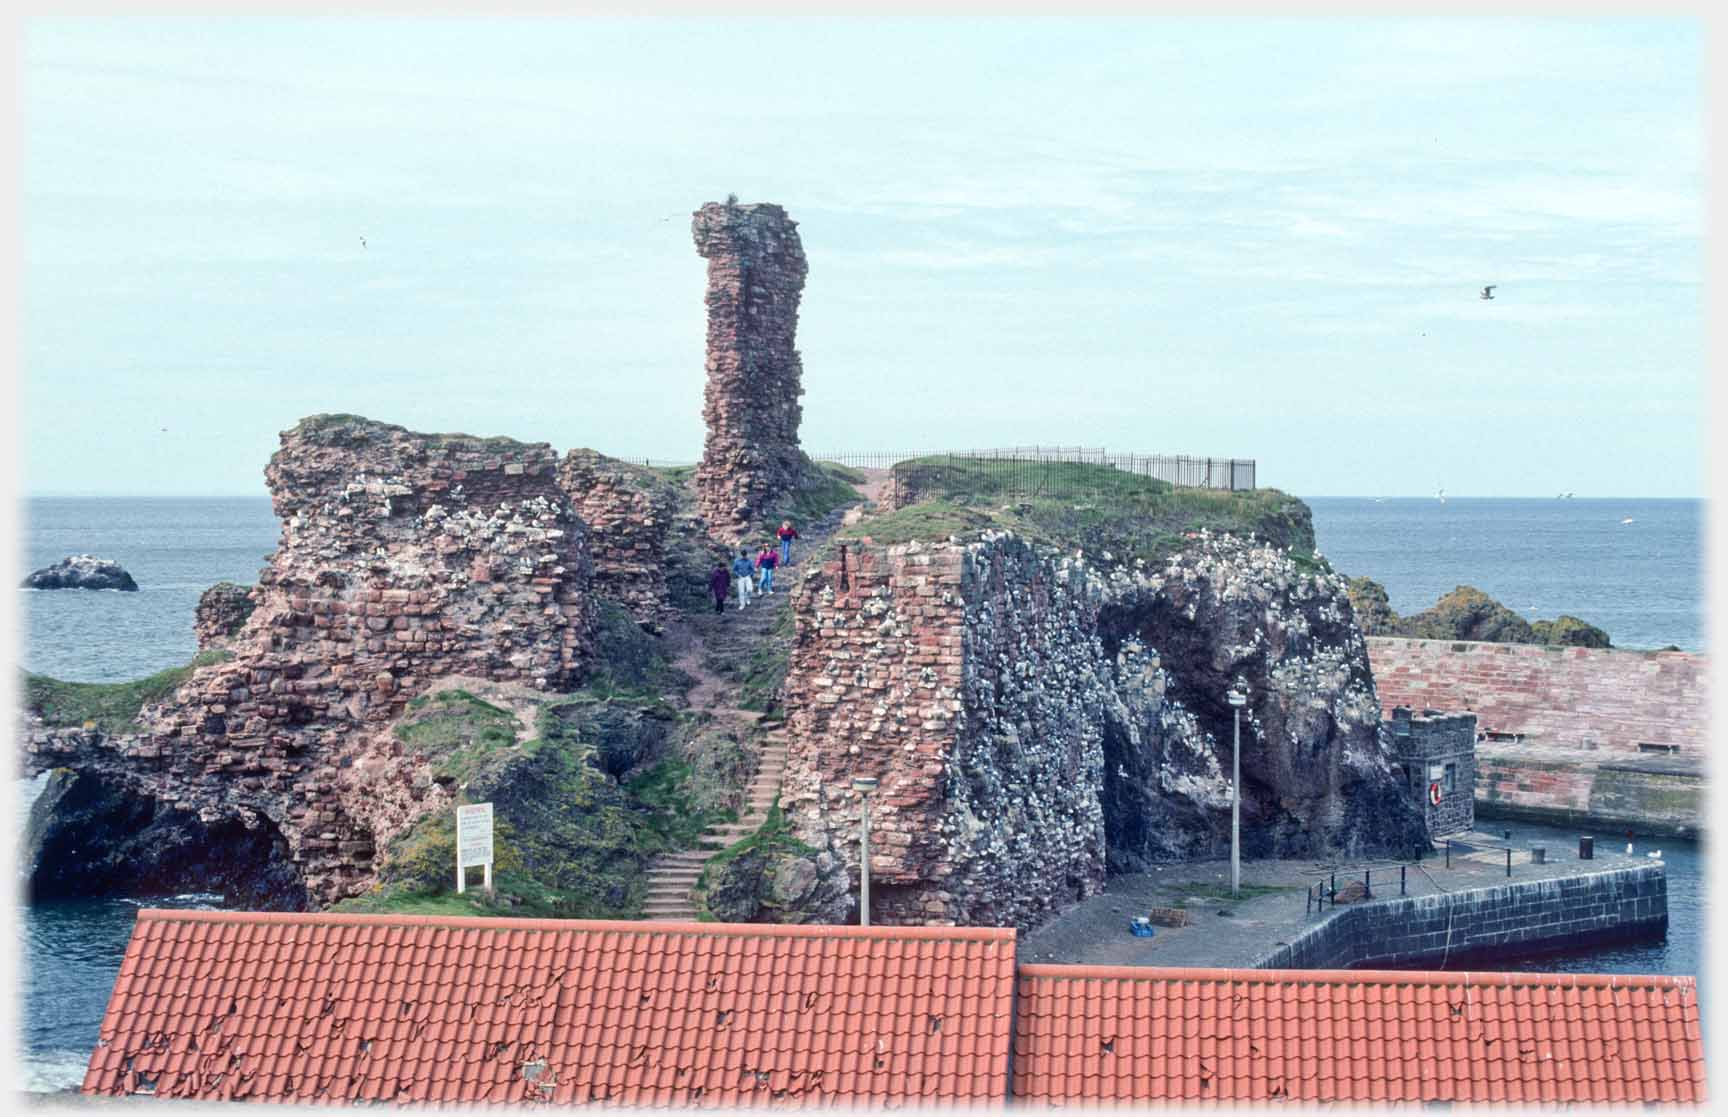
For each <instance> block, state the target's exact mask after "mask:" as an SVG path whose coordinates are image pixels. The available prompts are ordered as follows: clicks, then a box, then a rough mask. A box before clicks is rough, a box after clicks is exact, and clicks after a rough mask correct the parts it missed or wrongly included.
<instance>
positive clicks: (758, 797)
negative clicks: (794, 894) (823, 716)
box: [642, 711, 786, 922]
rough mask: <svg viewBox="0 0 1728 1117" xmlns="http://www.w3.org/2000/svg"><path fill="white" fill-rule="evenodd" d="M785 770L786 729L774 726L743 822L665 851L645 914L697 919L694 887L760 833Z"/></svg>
mask: <svg viewBox="0 0 1728 1117" xmlns="http://www.w3.org/2000/svg"><path fill="white" fill-rule="evenodd" d="M716 712H717V713H718V712H719V711H716ZM743 712H744V711H740V713H743ZM785 774H786V731H785V730H784V729H775V730H771V731H769V732H768V733H767V734H765V735H764V736H763V737H762V738H761V751H760V752H759V753H758V755H757V760H756V774H755V775H754V776H752V777H751V780H750V787H749V789H748V790H747V791H746V792H745V801H744V815H743V817H742V818H740V819H739V820H738V821H737V822H728V823H722V824H720V825H717V826H710V827H709V828H708V829H707V830H706V831H704V832H703V834H702V837H701V838H700V839H698V841H697V848H695V849H693V850H684V851H680V852H678V853H667V854H663V855H661V856H660V858H659V859H658V860H656V861H655V862H654V864H653V865H651V866H649V868H648V901H647V903H646V904H644V905H643V908H642V915H643V918H645V919H665V920H681V921H685V922H691V921H694V920H695V918H696V902H695V901H694V900H692V899H691V898H690V890H691V889H692V888H694V887H695V886H696V879H697V878H698V877H700V876H701V875H702V867H703V866H704V865H706V864H707V863H708V859H709V858H711V857H713V856H714V855H715V854H716V853H719V852H720V851H721V850H723V849H725V848H726V847H727V846H729V845H732V844H733V843H735V842H739V841H742V840H743V839H745V838H747V837H749V836H750V835H751V834H754V833H755V832H756V830H757V829H758V828H759V827H760V826H761V825H762V823H763V822H765V821H766V820H767V818H768V811H769V809H770V808H771V807H772V806H773V805H774V799H775V797H776V796H778V795H779V794H780V781H781V779H782V778H783V777H784V776H785Z"/></svg>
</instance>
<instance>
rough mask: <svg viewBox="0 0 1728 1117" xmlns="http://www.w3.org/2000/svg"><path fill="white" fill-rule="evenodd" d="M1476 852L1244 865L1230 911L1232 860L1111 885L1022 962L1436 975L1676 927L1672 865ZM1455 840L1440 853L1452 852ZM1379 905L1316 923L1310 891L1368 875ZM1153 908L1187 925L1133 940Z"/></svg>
mask: <svg viewBox="0 0 1728 1117" xmlns="http://www.w3.org/2000/svg"><path fill="white" fill-rule="evenodd" d="M1454 837H1455V839H1457V840H1460V841H1469V842H1471V843H1473V845H1474V846H1475V847H1476V849H1477V852H1473V853H1469V854H1460V853H1454V855H1453V857H1452V862H1451V866H1450V867H1447V864H1446V858H1445V855H1444V852H1443V851H1442V852H1437V853H1436V854H1433V855H1430V856H1429V857H1427V858H1425V859H1424V860H1423V861H1421V862H1417V863H1412V864H1410V865H1408V866H1407V867H1405V869H1404V871H1403V892H1402V894H1401V893H1400V869H1399V865H1398V864H1397V863H1395V862H1386V861H1382V862H1372V863H1350V864H1346V863H1333V862H1326V861H1314V860H1303V861H1244V862H1243V863H1242V884H1243V886H1244V895H1243V896H1242V897H1241V898H1239V899H1238V900H1236V901H1235V902H1232V901H1231V900H1230V898H1229V889H1230V863H1229V861H1228V860H1220V861H1202V862H1191V863H1187V864H1180V865H1168V866H1163V867H1160V868H1159V869H1158V870H1157V871H1155V872H1152V873H1141V874H1134V875H1124V876H1118V877H1113V878H1111V880H1110V882H1109V884H1108V885H1107V886H1106V890H1105V891H1104V892H1103V893H1102V894H1100V895H1098V896H1094V897H1092V898H1090V899H1088V900H1085V901H1082V902H1081V903H1079V904H1076V905H1074V906H1073V907H1072V908H1070V909H1069V910H1068V911H1066V912H1064V913H1062V914H1061V915H1060V916H1058V917H1057V918H1056V919H1054V920H1051V921H1050V922H1049V923H1046V924H1044V925H1043V926H1041V927H1039V928H1037V929H1036V930H1034V931H1032V932H1031V933H1030V934H1026V935H1023V936H1022V937H1021V939H1020V948H1019V957H1020V960H1021V961H1022V962H1062V963H1075V964H1081V965H1110V966H1171V967H1194V968H1205V969H1255V968H1271V969H1346V968H1349V967H1351V966H1363V967H1366V968H1383V967H1388V966H1410V967H1417V968H1430V969H1432V968H1438V967H1439V966H1440V965H1442V964H1446V963H1457V962H1459V961H1461V960H1462V961H1467V960H1468V959H1469V958H1471V957H1487V956H1492V957H1495V958H1505V957H1515V956H1517V955H1519V954H1535V953H1542V952H1545V951H1551V950H1557V949H1562V948H1566V947H1570V946H1576V945H1581V944H1584V943H1595V942H1608V941H1616V940H1625V939H1637V938H1659V937H1661V936H1662V935H1663V934H1664V933H1665V932H1666V928H1667V920H1668V907H1667V882H1666V877H1665V876H1664V874H1663V871H1662V863H1661V862H1660V861H1657V860H1652V859H1650V858H1647V857H1645V856H1643V855H1642V854H1640V853H1634V854H1633V855H1632V856H1627V855H1626V854H1625V853H1624V852H1623V849H1622V848H1618V847H1612V845H1611V843H1610V846H1611V848H1604V847H1603V843H1602V842H1600V841H1598V842H1597V843H1596V848H1595V851H1594V853H1595V855H1594V857H1593V858H1592V859H1591V860H1588V861H1586V860H1581V859H1580V858H1579V856H1578V854H1579V850H1578V847H1577V845H1576V844H1575V843H1574V844H1572V845H1571V846H1570V847H1569V848H1563V849H1562V848H1555V847H1554V846H1548V847H1546V862H1545V863H1543V864H1537V863H1536V862H1535V861H1534V858H1533V857H1532V855H1531V852H1530V850H1529V848H1528V847H1525V848H1522V849H1514V850H1513V852H1512V872H1511V875H1510V876H1508V875H1507V872H1506V854H1505V852H1504V848H1503V847H1504V846H1505V843H1504V842H1501V841H1500V840H1499V837H1498V835H1493V836H1490V835H1489V834H1485V833H1481V832H1477V833H1475V834H1470V835H1455V836H1454ZM1443 841H1444V840H1442V843H1443ZM1365 870H1367V871H1369V872H1371V874H1372V888H1373V897H1372V898H1371V899H1366V900H1361V901H1357V902H1354V903H1342V904H1338V905H1337V906H1333V905H1331V904H1327V905H1326V906H1325V907H1324V908H1323V909H1321V910H1315V909H1314V908H1313V907H1312V906H1311V905H1308V904H1307V903H1306V902H1305V894H1306V889H1308V888H1309V887H1311V886H1313V885H1315V884H1316V883H1318V882H1319V881H1321V880H1322V879H1325V880H1326V881H1327V882H1328V884H1330V882H1331V880H1332V879H1333V877H1334V876H1335V877H1336V880H1337V886H1338V888H1339V890H1340V891H1341V892H1342V891H1343V890H1344V888H1345V886H1346V885H1347V884H1348V883H1349V882H1350V881H1352V880H1354V881H1357V882H1360V881H1361V880H1362V878H1363V873H1364V871H1365ZM1152 908H1171V909H1180V910H1182V911H1183V912H1185V913H1186V917H1187V919H1188V921H1189V922H1188V923H1187V925H1186V926H1174V927H1170V926H1159V927H1156V928H1155V933H1154V935H1153V936H1152V937H1151V938H1138V937H1135V936H1134V935H1132V934H1131V933H1130V932H1129V929H1128V924H1129V921H1130V920H1131V919H1133V918H1134V917H1135V916H1139V915H1146V914H1147V913H1148V912H1149V911H1150V909H1152Z"/></svg>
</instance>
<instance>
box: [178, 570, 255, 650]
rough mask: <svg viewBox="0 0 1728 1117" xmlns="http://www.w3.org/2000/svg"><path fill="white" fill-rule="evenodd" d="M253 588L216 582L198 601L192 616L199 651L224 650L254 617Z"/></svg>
mask: <svg viewBox="0 0 1728 1117" xmlns="http://www.w3.org/2000/svg"><path fill="white" fill-rule="evenodd" d="M253 608H254V602H253V600H252V587H251V586H241V585H236V584H235V583H233V582H217V583H216V584H215V585H213V586H211V587H210V588H209V589H207V590H205V591H204V592H203V593H202V594H201V595H199V598H198V607H197V609H196V610H195V611H194V613H193V617H192V629H193V631H194V632H195V633H197V636H198V650H199V651H201V652H202V651H210V650H212V649H218V648H225V647H227V646H228V644H229V641H230V640H231V639H232V638H233V637H234V636H236V635H238V634H239V632H240V629H241V627H242V626H244V625H245V623H246V619H247V618H248V617H250V616H251V615H252V610H253Z"/></svg>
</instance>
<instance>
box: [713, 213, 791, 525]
mask: <svg viewBox="0 0 1728 1117" xmlns="http://www.w3.org/2000/svg"><path fill="white" fill-rule="evenodd" d="M690 232H691V234H692V235H693V236H694V237H695V239H696V251H697V253H698V254H699V255H701V256H702V257H703V258H704V259H706V260H707V261H708V387H707V390H706V391H705V393H704V396H703V404H702V418H703V420H704V422H705V423H706V424H707V427H708V436H707V441H706V443H705V444H704V446H703V449H702V464H701V465H700V466H698V467H697V469H696V494H697V496H696V500H697V506H698V508H699V509H700V510H701V512H702V515H703V516H704V517H706V518H707V520H708V526H709V530H710V531H711V532H712V533H713V534H714V535H715V536H717V537H720V538H723V539H726V540H728V541H736V540H737V539H738V538H740V537H741V536H742V535H743V534H744V533H745V532H746V531H747V530H748V529H749V525H750V524H751V523H752V522H753V521H754V520H755V519H756V518H757V517H758V516H760V515H761V514H762V513H763V512H764V511H766V510H768V509H769V508H771V507H772V505H773V503H774V501H775V500H776V499H778V498H779V497H780V496H782V495H784V494H785V493H787V492H788V491H790V490H791V489H792V488H793V487H794V486H795V485H797V483H798V481H799V475H800V471H801V462H802V460H803V459H802V456H801V455H800V454H799V451H798V422H799V419H800V418H801V417H802V416H803V413H804V409H803V407H801V406H800V405H799V403H798V397H799V396H801V395H803V394H804V388H803V385H802V383H801V381H802V379H803V373H804V368H803V365H802V364H801V363H800V362H799V360H798V350H797V349H796V348H794V347H793V341H794V338H795V336H796V334H797V331H798V297H799V295H800V294H801V293H802V291H803V290H804V275H805V272H806V271H807V270H808V269H807V268H806V266H805V263H804V248H803V246H802V245H800V244H799V242H798V224H797V222H795V221H793V220H792V219H791V218H789V217H787V216H786V211H785V210H783V209H781V208H780V207H779V206H776V205H770V204H767V203H762V204H757V205H747V206H746V205H738V204H737V203H736V202H733V201H730V200H728V201H727V202H725V203H720V202H709V203H708V204H707V205H705V206H703V207H702V208H701V209H699V210H697V211H696V215H695V218H694V219H693V220H692V221H691V223H690Z"/></svg>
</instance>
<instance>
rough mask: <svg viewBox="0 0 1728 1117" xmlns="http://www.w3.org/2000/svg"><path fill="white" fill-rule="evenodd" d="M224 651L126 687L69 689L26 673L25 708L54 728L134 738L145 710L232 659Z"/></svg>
mask: <svg viewBox="0 0 1728 1117" xmlns="http://www.w3.org/2000/svg"><path fill="white" fill-rule="evenodd" d="M232 658H234V657H233V654H232V653H230V652H224V651H207V652H199V653H198V654H197V655H196V656H194V657H193V659H192V662H191V663H188V664H187V665H186V666H184V667H170V668H168V669H167V670H166V671H158V672H156V673H155V674H154V675H148V676H146V677H144V678H142V679H133V680H132V681H130V682H124V683H67V682H61V681H60V680H59V679H51V678H49V677H48V676H47V675H32V674H31V673H30V672H28V671H26V672H24V708H25V709H27V710H31V711H33V712H34V713H36V714H38V715H39V716H40V717H41V718H42V720H43V721H44V722H45V723H47V724H48V725H52V726H81V725H91V724H94V726H95V727H96V728H97V729H100V730H102V732H104V733H108V734H120V733H129V732H131V731H132V730H133V729H135V728H137V727H136V725H134V722H136V721H137V719H138V714H139V713H140V712H141V711H142V710H143V709H144V707H145V706H148V705H150V704H151V703H153V702H161V701H163V700H164V699H166V698H167V697H168V696H169V695H171V694H173V693H174V692H175V691H176V690H177V689H179V687H180V684H182V683H184V682H185V681H186V680H187V679H188V678H190V677H191V675H192V672H193V671H195V670H197V669H198V668H200V667H206V666H208V665H210V664H212V663H222V662H224V661H226V660H229V659H232Z"/></svg>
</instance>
